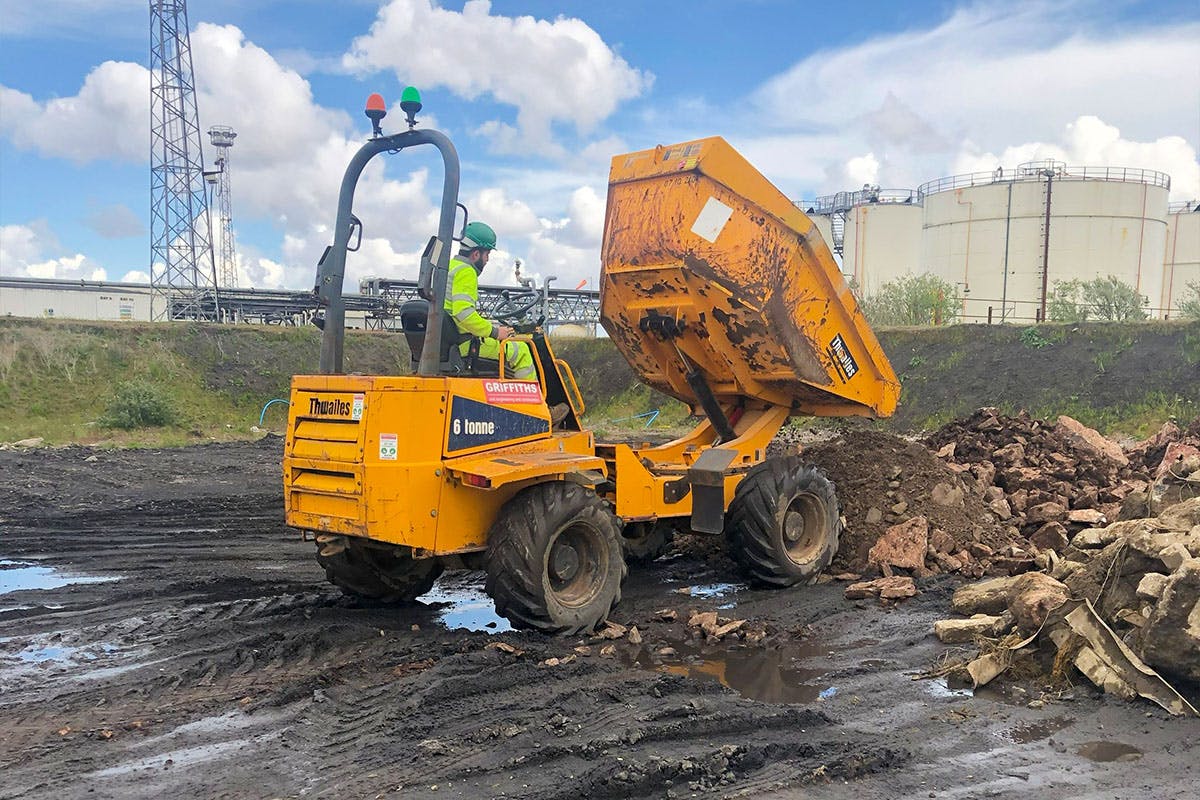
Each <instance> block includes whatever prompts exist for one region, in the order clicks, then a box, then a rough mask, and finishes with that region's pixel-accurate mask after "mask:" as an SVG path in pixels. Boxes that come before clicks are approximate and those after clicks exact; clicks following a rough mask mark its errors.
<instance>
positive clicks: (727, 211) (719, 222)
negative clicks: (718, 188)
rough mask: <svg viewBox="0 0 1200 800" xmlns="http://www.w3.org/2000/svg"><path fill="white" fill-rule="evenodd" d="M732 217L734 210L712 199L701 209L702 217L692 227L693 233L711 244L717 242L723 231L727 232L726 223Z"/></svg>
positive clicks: (697, 218)
mask: <svg viewBox="0 0 1200 800" xmlns="http://www.w3.org/2000/svg"><path fill="white" fill-rule="evenodd" d="M732 215H733V209H732V208H730V207H729V206H727V205H725V204H724V203H722V202H721V201H720V200H718V199H717V198H715V197H710V198H708V202H707V203H705V204H704V208H702V209H700V216H698V217H696V222H695V223H693V225H692V233H694V234H696V235H697V236H699V237H700V238H702V239H706V240H707V241H709V242H715V241H717V237H718V236H720V235H721V231H723V230H725V223H726V222H729V217H730V216H732Z"/></svg>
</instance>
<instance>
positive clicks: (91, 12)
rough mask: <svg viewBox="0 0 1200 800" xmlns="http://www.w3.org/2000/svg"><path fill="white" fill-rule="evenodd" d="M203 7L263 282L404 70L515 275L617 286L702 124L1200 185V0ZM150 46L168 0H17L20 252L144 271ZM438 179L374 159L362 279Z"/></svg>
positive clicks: (847, 170) (738, 133) (805, 162)
mask: <svg viewBox="0 0 1200 800" xmlns="http://www.w3.org/2000/svg"><path fill="white" fill-rule="evenodd" d="M189 15H190V22H191V29H192V48H193V55H194V59H195V69H196V83H197V88H198V99H199V105H200V123H201V127H202V128H203V129H207V128H208V127H209V126H211V125H231V126H232V127H233V128H234V129H235V130H237V132H238V134H239V136H238V140H237V143H236V144H235V146H234V148H233V152H232V157H231V160H232V173H231V176H232V183H233V213H234V227H235V232H236V235H237V243H238V257H239V283H240V284H241V285H255V286H261V287H289V288H307V287H309V286H311V284H312V277H313V274H314V267H313V265H314V263H315V261H316V258H317V257H318V256H319V254H320V252H321V250H322V249H323V247H324V245H325V244H326V243H328V241H329V239H330V236H329V231H328V228H329V226H330V225H331V224H332V221H333V215H334V211H335V203H336V193H337V185H338V182H339V181H340V178H341V173H342V170H343V169H344V167H345V164H346V162H347V161H348V159H349V157H350V156H351V155H352V153H353V152H354V150H355V149H356V148H357V146H358V145H359V144H360V143H361V141H362V140H363V139H364V138H365V137H366V135H367V134H368V132H369V123H368V121H367V120H366V118H365V117H363V116H362V111H361V109H362V103H363V100H364V98H365V97H366V95H367V94H368V93H370V92H372V91H379V92H381V93H383V95H384V97H385V98H387V100H388V102H389V106H393V105H397V104H398V100H399V95H400V91H401V89H402V88H403V86H404V85H405V84H407V83H415V84H416V85H418V86H419V87H420V88H421V89H422V91H423V95H424V101H425V110H424V112H423V113H422V118H423V124H424V125H425V126H426V127H437V128H439V129H441V130H444V131H445V132H446V133H448V134H449V135H450V136H451V137H452V138H453V139H454V141H455V143H456V145H457V147H458V149H459V152H460V157H461V159H462V161H463V168H464V176H463V187H462V194H463V200H464V202H466V203H467V205H468V206H470V207H471V209H472V217H473V218H477V219H485V220H487V221H489V222H491V223H492V224H493V225H494V227H496V228H497V230H498V232H499V235H500V242H501V250H502V252H501V253H499V254H498V257H497V258H495V259H493V261H492V266H491V267H489V270H490V273H489V274H486V275H485V276H484V279H485V281H489V282H492V281H494V282H509V281H511V279H512V275H511V269H510V267H509V265H511V263H512V261H513V259H515V258H521V259H522V260H524V261H525V263H526V264H527V265H528V268H529V270H530V271H532V272H534V273H537V274H540V275H547V274H554V275H557V276H558V277H559V279H560V284H570V285H575V284H576V283H578V282H579V281H583V280H587V281H589V285H591V286H595V278H596V275H597V274H598V271H599V240H600V229H601V226H602V224H603V211H604V194H605V184H606V177H607V171H608V164H609V161H610V159H611V157H612V156H613V155H616V154H618V153H623V152H628V151H631V150H637V149H642V148H646V147H651V146H653V145H655V144H660V143H661V144H670V143H672V142H677V141H684V140H687V139H690V138H695V137H698V136H708V135H721V136H724V137H726V138H727V139H729V140H730V141H731V142H732V143H733V144H734V146H735V147H737V148H738V149H739V150H741V151H742V152H743V154H744V155H746V156H747V157H748V158H749V159H750V160H751V162H752V163H754V164H755V165H756V166H757V167H758V169H759V170H760V171H762V172H763V173H764V174H765V175H766V176H767V177H768V178H770V179H771V180H772V181H773V182H775V184H776V185H777V186H779V188H780V189H782V190H783V191H784V192H785V193H787V194H788V195H789V196H791V197H794V198H802V197H804V198H807V197H812V196H814V195H816V194H821V193H827V192H831V191H837V190H841V189H856V188H860V187H861V186H862V185H863V184H864V183H875V184H880V185H882V186H883V187H884V188H912V187H915V186H916V185H917V184H919V183H921V182H923V181H925V180H929V179H932V178H936V177H939V176H941V175H946V174H951V173H955V172H960V171H972V170H976V169H991V168H994V167H995V166H996V165H1004V166H1015V165H1016V163H1018V162H1019V161H1026V160H1030V159H1032V158H1045V157H1054V158H1061V159H1063V160H1066V161H1069V162H1071V163H1074V164H1086V165H1097V166H1099V165H1117V166H1136V167H1149V168H1154V169H1160V170H1163V171H1165V172H1168V173H1170V174H1171V175H1172V178H1173V186H1172V199H1175V200H1183V199H1194V198H1196V196H1197V194H1200V164H1198V163H1197V158H1196V152H1197V149H1198V148H1200V69H1198V68H1197V67H1196V65H1197V64H1198V63H1200V6H1197V4H1196V3H1195V2H1154V3H1150V2H1132V1H1130V2H1107V3H1104V2H1093V1H1092V0H1060V1H1058V2H1034V3H1020V2H1016V3H1014V2H1011V0H1009V1H1008V2H971V3H955V2H931V3H906V4H898V3H894V2H888V3H884V2H858V3H855V4H853V6H852V7H850V6H838V5H837V4H801V3H796V2H779V1H777V0H746V1H745V2H718V1H717V0H692V1H691V2H633V0H629V1H628V2H624V1H622V0H614V2H608V3H596V2H589V3H582V2H581V3H565V2H559V3H551V2H544V1H538V2H519V1H518V0H495V2H492V3H490V4H489V3H486V2H480V1H479V0H475V1H474V2H468V3H465V4H464V3H463V2H442V3H434V2H432V0H380V1H378V2H367V1H366V0H357V1H355V2H340V3H329V2H320V1H319V0H290V1H286V2H285V0H259V2H252V3H245V2H234V0H209V1H208V2H202V1H197V2H192V3H190V4H189ZM149 46H150V45H149V12H148V9H147V3H146V2H144V0H40V1H39V2H28V1H27V0H3V2H0V273H2V274H6V275H34V276H38V277H59V278H94V279H109V280H121V279H130V280H147V279H148V278H147V276H148V269H149V250H150V246H149V230H148V227H149V212H148V204H149V116H148V115H149V84H148V80H149V79H148V74H147V72H146V67H147V65H148V54H149ZM399 117H400V113H399V111H398V109H397V111H396V113H395V114H394V115H393V116H391V117H389V118H388V119H387V120H386V121H385V128H389V127H390V129H391V130H396V129H397V126H398V125H399V124H400V123H399V121H398V118H399ZM389 123H390V126H389ZM205 145H206V148H207V137H205ZM205 158H206V161H208V162H211V160H212V158H213V155H212V153H211V149H206V153H205ZM376 161H377V162H378V161H380V159H376ZM440 185H441V173H440V167H439V166H438V165H437V163H436V162H435V161H433V160H432V158H431V157H429V156H425V155H421V156H411V155H410V154H404V155H402V156H399V157H391V158H388V159H387V163H386V164H377V165H373V167H372V169H371V170H370V171H369V173H368V175H367V176H366V179H365V182H364V183H363V185H362V187H361V189H360V195H359V205H358V210H359V216H361V217H363V219H364V221H365V222H366V237H365V241H364V245H363V248H362V250H361V251H360V252H359V253H358V254H357V255H356V256H354V257H352V261H351V263H350V264H349V265H348V282H349V283H350V284H351V285H353V281H355V280H356V279H358V278H361V277H364V276H368V275H385V276H393V277H412V276H413V275H414V274H415V269H416V264H417V256H418V254H419V251H420V248H421V247H422V245H423V243H424V241H425V239H426V238H427V237H428V235H429V234H430V232H431V231H432V229H433V227H434V223H433V220H434V219H435V208H436V203H437V200H438V198H437V196H436V194H437V192H438V191H439V190H440Z"/></svg>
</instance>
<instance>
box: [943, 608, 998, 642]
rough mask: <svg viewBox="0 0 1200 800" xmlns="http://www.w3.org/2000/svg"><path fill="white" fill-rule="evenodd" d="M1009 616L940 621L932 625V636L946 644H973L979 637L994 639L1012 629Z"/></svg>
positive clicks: (976, 616)
mask: <svg viewBox="0 0 1200 800" xmlns="http://www.w3.org/2000/svg"><path fill="white" fill-rule="evenodd" d="M1012 623H1013V619H1012V616H1011V615H1009V614H1001V615H991V614H976V615H975V616H973V617H970V618H969V619H940V620H938V621H937V622H935V623H933V635H934V636H936V637H937V638H938V640H939V641H941V642H945V643H946V644H962V643H964V642H973V641H975V640H976V639H977V638H979V637H980V636H984V637H989V638H991V637H996V636H1000V635H1002V634H1004V633H1005V632H1006V631H1007V630H1008V629H1009V628H1010V627H1012Z"/></svg>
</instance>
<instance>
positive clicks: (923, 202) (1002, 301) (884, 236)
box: [797, 161, 1200, 322]
mask: <svg viewBox="0 0 1200 800" xmlns="http://www.w3.org/2000/svg"><path fill="white" fill-rule="evenodd" d="M1169 190H1170V177H1169V176H1167V175H1166V174H1164V173H1161V172H1156V171H1154V170H1144V169H1125V168H1120V167H1073V166H1068V165H1066V164H1064V163H1062V162H1057V161H1043V162H1033V163H1028V164H1022V165H1020V166H1019V167H1018V168H1017V169H1015V170H1004V169H997V170H995V171H993V172H985V173H971V174H963V175H953V176H950V177H947V178H941V179H939V180H936V181H931V182H929V183H926V184H924V185H922V186H921V187H920V188H919V189H917V191H916V192H915V195H913V196H906V193H905V192H895V191H891V192H889V191H881V190H879V189H878V188H876V187H864V189H863V190H861V191H858V192H843V193H839V194H836V195H829V196H826V197H823V198H819V199H818V200H816V201H814V202H812V203H798V204H797V205H800V206H801V207H802V208H805V209H806V210H810V215H816V218H817V219H818V223H817V224H818V228H819V229H821V231H822V234H823V235H827V236H828V241H829V242H830V243H831V247H832V248H833V249H834V251H835V252H837V253H839V254H840V255H841V257H842V271H843V273H844V274H845V275H846V277H847V279H849V280H853V281H854V282H855V283H856V284H857V285H858V286H859V287H861V291H862V292H863V293H864V294H865V295H868V296H869V295H870V294H872V293H873V292H876V291H878V290H879V288H880V287H881V286H882V285H883V284H885V283H888V282H890V281H893V280H895V279H897V278H899V277H901V276H903V275H917V274H921V273H932V274H934V275H937V276H938V277H940V278H942V279H943V280H945V281H946V282H948V283H951V284H954V285H955V286H957V288H958V291H959V294H960V296H961V297H962V301H963V305H962V318H963V319H964V320H966V321H988V320H991V321H994V322H999V321H1008V322H1028V321H1034V320H1037V319H1041V318H1042V317H1043V314H1044V309H1045V305H1044V304H1045V301H1046V298H1047V296H1048V294H1049V293H1050V292H1053V290H1054V284H1055V282H1056V281H1066V280H1091V279H1093V278H1096V277H1106V276H1109V275H1112V276H1115V277H1116V278H1118V279H1119V280H1121V281H1123V282H1124V283H1126V284H1128V285H1130V286H1133V287H1134V288H1135V289H1137V291H1138V292H1139V293H1140V294H1142V295H1143V296H1145V297H1146V298H1147V299H1148V301H1149V313H1150V315H1151V316H1152V317H1158V318H1163V317H1171V316H1175V315H1176V314H1177V313H1178V312H1177V309H1178V305H1179V303H1180V301H1181V300H1182V299H1183V297H1184V296H1185V295H1186V293H1187V291H1188V288H1187V287H1188V283H1189V282H1196V281H1200V213H1196V211H1197V209H1196V204H1195V203H1194V202H1193V203H1180V204H1172V205H1171V206H1170V207H1168V201H1167V196H1168V192H1169ZM821 220H823V221H821ZM826 231H828V233H826Z"/></svg>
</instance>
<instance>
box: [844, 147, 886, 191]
mask: <svg viewBox="0 0 1200 800" xmlns="http://www.w3.org/2000/svg"><path fill="white" fill-rule="evenodd" d="M842 172H843V174H844V175H845V176H846V181H847V182H848V183H849V185H850V186H854V187H856V186H859V185H860V184H861V185H867V184H874V183H875V182H876V181H878V180H879V159H877V158H875V154H874V153H867V154H866V155H864V156H855V157H854V158H852V159H850V160H849V161H847V162H846V166H845V167H844V168H843V170H842Z"/></svg>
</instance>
